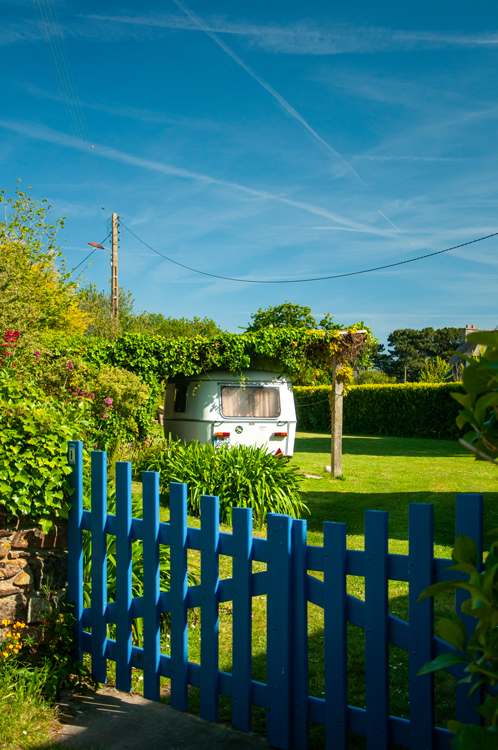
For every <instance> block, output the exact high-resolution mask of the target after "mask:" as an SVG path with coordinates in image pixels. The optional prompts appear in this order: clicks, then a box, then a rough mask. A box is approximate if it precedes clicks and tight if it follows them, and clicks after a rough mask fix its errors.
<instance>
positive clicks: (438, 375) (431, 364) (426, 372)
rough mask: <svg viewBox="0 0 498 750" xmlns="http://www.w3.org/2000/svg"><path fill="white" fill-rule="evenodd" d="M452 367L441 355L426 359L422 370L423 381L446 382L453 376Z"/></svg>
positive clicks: (421, 379)
mask: <svg viewBox="0 0 498 750" xmlns="http://www.w3.org/2000/svg"><path fill="white" fill-rule="evenodd" d="M451 372H452V367H451V365H449V364H448V363H447V362H445V361H444V359H442V358H441V357H436V359H426V360H425V364H424V365H423V366H422V370H421V372H420V382H421V383H446V382H447V381H448V380H449V379H450V378H451Z"/></svg>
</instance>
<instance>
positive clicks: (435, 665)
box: [417, 654, 468, 675]
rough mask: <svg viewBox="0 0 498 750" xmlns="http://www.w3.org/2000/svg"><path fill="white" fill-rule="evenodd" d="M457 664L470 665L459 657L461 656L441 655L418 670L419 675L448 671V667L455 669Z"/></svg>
mask: <svg viewBox="0 0 498 750" xmlns="http://www.w3.org/2000/svg"><path fill="white" fill-rule="evenodd" d="M456 664H468V660H467V659H464V658H463V656H459V654H440V655H439V656H436V658H435V659H433V660H432V661H428V662H427V664H424V666H423V667H422V668H421V669H419V670H418V672H417V675H423V674H430V673H431V672H437V671H438V670H439V669H448V667H454V666H455V665H456Z"/></svg>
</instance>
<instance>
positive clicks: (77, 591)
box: [67, 440, 83, 661]
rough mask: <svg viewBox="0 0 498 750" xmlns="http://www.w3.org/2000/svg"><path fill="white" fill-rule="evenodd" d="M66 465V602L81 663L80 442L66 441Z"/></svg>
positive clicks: (81, 530) (81, 462)
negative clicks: (68, 471) (68, 506)
mask: <svg viewBox="0 0 498 750" xmlns="http://www.w3.org/2000/svg"><path fill="white" fill-rule="evenodd" d="M68 463H69V466H70V467H71V469H72V471H71V474H70V475H69V484H70V485H71V487H72V489H73V493H72V495H71V497H70V503H71V510H70V511H69V516H68V520H67V539H68V551H67V600H68V602H69V604H73V605H74V609H73V610H72V614H73V616H74V619H75V622H74V624H73V635H74V651H73V658H74V660H75V661H83V443H82V442H81V440H70V441H69V442H68Z"/></svg>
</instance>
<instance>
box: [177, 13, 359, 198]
mask: <svg viewBox="0 0 498 750" xmlns="http://www.w3.org/2000/svg"><path fill="white" fill-rule="evenodd" d="M173 2H174V3H175V5H177V6H178V7H179V8H180V10H182V11H183V12H184V13H185V15H186V16H188V18H190V20H191V21H192V23H195V24H196V26H198V28H199V29H200V30H201V31H203V32H204V33H205V34H207V35H208V36H209V37H210V38H211V39H212V40H213V42H216V44H217V45H218V47H221V49H222V50H223V51H224V52H226V53H227V55H229V56H230V57H231V58H232V60H234V61H235V62H236V63H237V65H239V66H240V67H241V68H242V69H243V70H245V71H246V73H249V75H250V76H251V77H252V78H254V80H255V81H257V82H258V83H259V85H260V86H262V87H263V88H264V89H266V91H268V93H269V94H271V95H272V96H273V98H274V99H276V100H277V102H278V103H279V104H280V106H281V107H283V108H284V109H285V111H286V112H287V113H288V114H289V115H290V116H291V117H293V118H294V119H295V120H297V121H298V122H300V123H301V125H303V127H305V128H306V130H308V131H309V132H310V133H311V135H312V136H313V137H314V138H316V140H317V141H319V142H320V143H321V144H322V146H324V147H325V148H326V149H327V151H328V152H329V153H330V154H332V155H333V156H335V157H336V159H339V161H341V162H342V163H343V164H344V166H345V167H347V169H348V171H349V172H351V173H352V174H353V175H354V176H355V177H356V178H357V179H358V180H359V181H360V182H361V184H362V185H363V186H364V187H367V186H366V185H365V183H364V182H363V180H362V179H361V177H360V175H359V174H358V172H357V171H356V170H355V169H354V168H353V167H352V166H351V164H349V162H347V161H346V159H345V158H344V157H343V156H342V155H341V154H340V153H339V152H338V151H336V150H335V148H332V146H330V145H329V144H328V143H327V141H324V140H323V138H321V137H320V136H319V135H318V133H317V132H316V131H315V130H313V128H312V127H311V125H310V124H309V123H308V122H306V120H305V119H304V117H303V116H302V115H300V114H299V112H297V110H295V109H294V107H293V106H292V105H291V104H289V102H288V101H287V100H286V99H284V97H283V96H282V95H281V94H279V93H278V91H275V89H274V88H273V87H272V86H270V84H269V83H267V82H266V81H265V80H264V79H263V78H261V77H260V76H258V75H257V74H256V73H255V72H254V71H253V70H252V69H251V68H250V67H249V66H248V65H246V64H245V62H244V61H243V60H241V59H240V57H239V56H238V55H236V54H235V52H234V51H233V50H232V49H230V47H229V46H228V45H227V44H225V42H224V41H222V39H220V38H219V36H218V35H217V34H215V32H214V31H210V30H209V29H207V28H206V25H205V24H203V22H202V20H201V19H200V18H199V16H198V15H196V14H195V13H194V12H193V11H192V10H190V9H189V8H187V7H186V6H185V5H184V4H183V3H182V2H180V0H173Z"/></svg>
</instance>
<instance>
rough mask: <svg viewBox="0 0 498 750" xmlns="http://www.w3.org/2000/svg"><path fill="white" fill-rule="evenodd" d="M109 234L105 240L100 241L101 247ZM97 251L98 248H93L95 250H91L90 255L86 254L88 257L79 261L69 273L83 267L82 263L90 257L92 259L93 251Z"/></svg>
mask: <svg viewBox="0 0 498 750" xmlns="http://www.w3.org/2000/svg"><path fill="white" fill-rule="evenodd" d="M109 234H110V232H109ZM109 234H108V235H107V237H105V239H103V240H102V242H101V243H100V244H101V245H103V244H104V242H105V241H106V240H107V239H109ZM97 249H98V248H95V250H92V252H91V253H88V255H87V256H86V257H85V258H83V260H82V261H81V263H78V265H77V266H75V267H74V268H73V269H72V271H71V273H73V271H76V269H77V268H79V267H80V266H82V265H83V263H84V262H85V260H88V258H91V257H92V255H93V254H94V252H95V251H96V250H97Z"/></svg>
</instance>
